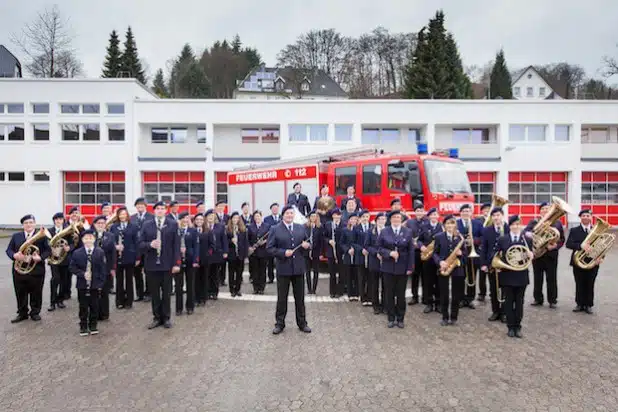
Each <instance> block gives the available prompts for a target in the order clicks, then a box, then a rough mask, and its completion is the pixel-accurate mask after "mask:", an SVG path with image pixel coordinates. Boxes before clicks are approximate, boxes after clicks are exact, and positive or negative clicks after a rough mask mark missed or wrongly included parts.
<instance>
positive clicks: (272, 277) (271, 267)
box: [267, 257, 275, 282]
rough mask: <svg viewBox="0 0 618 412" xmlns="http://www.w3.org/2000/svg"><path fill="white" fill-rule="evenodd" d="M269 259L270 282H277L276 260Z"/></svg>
mask: <svg viewBox="0 0 618 412" xmlns="http://www.w3.org/2000/svg"><path fill="white" fill-rule="evenodd" d="M267 259H268V280H269V281H271V282H272V281H273V280H275V258H274V257H271V258H267Z"/></svg>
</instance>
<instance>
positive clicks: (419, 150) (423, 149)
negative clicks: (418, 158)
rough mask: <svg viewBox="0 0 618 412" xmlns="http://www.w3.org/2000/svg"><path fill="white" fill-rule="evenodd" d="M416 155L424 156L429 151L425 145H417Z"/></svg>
mask: <svg viewBox="0 0 618 412" xmlns="http://www.w3.org/2000/svg"><path fill="white" fill-rule="evenodd" d="M416 153H418V154H420V155H425V154H427V153H429V149H428V148H427V143H418V144H417V145H416Z"/></svg>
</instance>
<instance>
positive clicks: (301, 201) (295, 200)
mask: <svg viewBox="0 0 618 412" xmlns="http://www.w3.org/2000/svg"><path fill="white" fill-rule="evenodd" d="M293 188H294V193H290V194H289V195H288V201H287V204H288V205H290V206H296V208H297V209H298V211H299V212H300V213H301V214H302V215H303V216H307V215H309V212H311V206H310V205H309V199H308V198H307V196H306V195H304V194H302V193H301V190H302V187H301V185H300V183H298V182H296V183H294V187H293Z"/></svg>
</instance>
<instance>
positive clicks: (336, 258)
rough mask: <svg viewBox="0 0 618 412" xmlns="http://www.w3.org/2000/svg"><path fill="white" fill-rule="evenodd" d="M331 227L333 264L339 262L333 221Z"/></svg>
mask: <svg viewBox="0 0 618 412" xmlns="http://www.w3.org/2000/svg"><path fill="white" fill-rule="evenodd" d="M331 227H332V229H333V230H332V238H331V240H332V241H333V244H332V248H333V256H334V258H335V264H338V263H339V258H338V257H337V241H335V230H336V229H335V223H334V222H333V223H332V226H331Z"/></svg>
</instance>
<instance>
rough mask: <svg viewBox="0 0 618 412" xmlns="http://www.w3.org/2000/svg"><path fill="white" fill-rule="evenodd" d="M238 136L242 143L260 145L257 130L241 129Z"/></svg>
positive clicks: (258, 131)
mask: <svg viewBox="0 0 618 412" xmlns="http://www.w3.org/2000/svg"><path fill="white" fill-rule="evenodd" d="M240 136H241V139H242V142H243V143H260V130H259V129H242V130H241V131H240Z"/></svg>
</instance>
